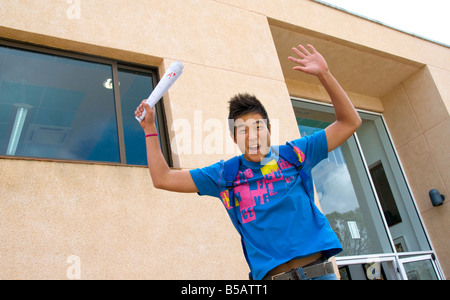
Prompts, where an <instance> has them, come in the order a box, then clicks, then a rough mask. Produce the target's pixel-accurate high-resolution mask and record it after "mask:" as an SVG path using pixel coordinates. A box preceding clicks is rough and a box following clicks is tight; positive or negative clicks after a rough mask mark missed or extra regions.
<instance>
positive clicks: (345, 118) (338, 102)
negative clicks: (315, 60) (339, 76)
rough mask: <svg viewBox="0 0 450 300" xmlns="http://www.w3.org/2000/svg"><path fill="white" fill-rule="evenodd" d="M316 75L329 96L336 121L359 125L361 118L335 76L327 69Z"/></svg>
mask: <svg viewBox="0 0 450 300" xmlns="http://www.w3.org/2000/svg"><path fill="white" fill-rule="evenodd" d="M317 77H318V79H319V80H320V82H321V83H322V85H323V87H324V88H325V90H326V91H327V93H328V95H329V96H330V98H331V102H332V103H333V107H334V111H335V115H336V121H338V122H345V123H348V124H354V125H355V127H358V126H359V125H360V122H361V118H360V117H359V115H358V113H357V112H356V110H355V108H354V106H353V104H352V102H351V101H350V99H349V98H348V96H347V93H346V92H345V91H344V89H343V88H342V87H341V85H340V84H339V83H338V81H337V80H336V78H334V76H333V75H332V74H331V73H330V72H329V71H327V72H323V73H321V74H320V75H318V76H317Z"/></svg>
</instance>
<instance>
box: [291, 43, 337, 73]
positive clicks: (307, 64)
mask: <svg viewBox="0 0 450 300" xmlns="http://www.w3.org/2000/svg"><path fill="white" fill-rule="evenodd" d="M307 47H308V48H309V50H308V49H306V48H305V47H303V46H302V45H298V49H297V48H296V47H294V48H292V51H293V52H294V53H295V54H296V55H297V56H298V58H295V57H292V56H289V58H288V59H289V60H290V61H292V62H295V63H296V64H298V65H297V66H295V67H294V68H293V69H294V70H298V71H302V72H304V73H306V74H310V75H315V76H320V75H322V74H324V73H326V72H328V71H329V69H328V64H327V62H326V61H325V59H324V58H323V56H322V55H321V54H320V53H319V52H317V50H316V49H315V48H314V47H313V46H312V45H307Z"/></svg>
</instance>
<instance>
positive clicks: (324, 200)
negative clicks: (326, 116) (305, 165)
mask: <svg viewBox="0 0 450 300" xmlns="http://www.w3.org/2000/svg"><path fill="white" fill-rule="evenodd" d="M306 123H307V122H306V121H302V122H301V123H300V125H299V130H300V132H301V134H302V136H305V135H310V134H313V133H314V132H316V131H319V130H322V129H324V128H325V127H326V126H327V125H328V123H322V124H321V127H324V128H320V127H319V128H318V127H309V126H305V125H303V124H306ZM312 175H313V178H314V184H315V187H316V190H317V193H318V196H319V201H320V206H321V208H322V211H323V213H324V215H325V216H326V217H327V219H328V221H329V222H330V225H331V227H332V229H333V230H334V232H335V233H336V234H337V236H338V237H339V240H340V242H341V244H342V247H343V249H344V250H343V252H342V253H341V254H340V256H350V255H362V254H370V253H371V252H373V250H372V249H371V247H372V246H371V242H370V238H369V233H368V230H367V227H366V224H365V222H364V218H363V215H362V213H361V208H360V205H359V203H358V199H357V196H356V193H355V189H354V187H353V183H352V179H351V177H350V173H349V170H348V168H347V164H346V162H345V158H344V155H343V153H342V149H341V147H339V148H337V149H335V150H334V151H332V152H330V153H329V154H328V159H326V160H323V161H321V162H320V163H319V164H317V165H316V166H315V167H314V168H313V170H312Z"/></svg>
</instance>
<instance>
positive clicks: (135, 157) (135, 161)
mask: <svg viewBox="0 0 450 300" xmlns="http://www.w3.org/2000/svg"><path fill="white" fill-rule="evenodd" d="M119 81H120V87H119V88H120V99H121V107H122V121H123V131H124V137H125V148H126V157H127V164H132V165H147V154H146V145H145V138H144V131H143V130H142V128H141V125H140V124H139V122H138V121H136V119H135V118H134V112H135V110H136V107H137V106H138V105H139V103H140V101H142V100H143V99H146V98H147V97H148V96H149V95H150V92H151V91H152V90H153V78H152V76H151V74H150V73H144V72H139V71H133V70H128V69H119ZM156 124H158V122H156ZM158 131H159V130H158Z"/></svg>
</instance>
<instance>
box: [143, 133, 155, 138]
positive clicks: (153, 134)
mask: <svg viewBox="0 0 450 300" xmlns="http://www.w3.org/2000/svg"><path fill="white" fill-rule="evenodd" d="M151 136H158V134H157V133H152V134H147V135H146V136H145V137H146V138H148V137H151Z"/></svg>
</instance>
